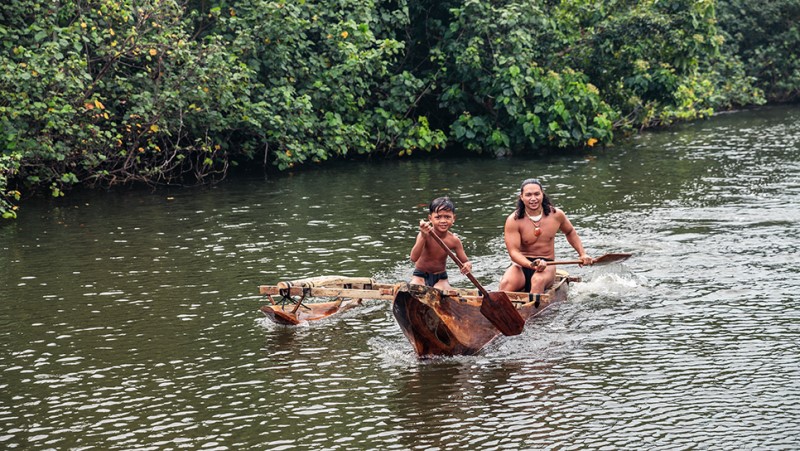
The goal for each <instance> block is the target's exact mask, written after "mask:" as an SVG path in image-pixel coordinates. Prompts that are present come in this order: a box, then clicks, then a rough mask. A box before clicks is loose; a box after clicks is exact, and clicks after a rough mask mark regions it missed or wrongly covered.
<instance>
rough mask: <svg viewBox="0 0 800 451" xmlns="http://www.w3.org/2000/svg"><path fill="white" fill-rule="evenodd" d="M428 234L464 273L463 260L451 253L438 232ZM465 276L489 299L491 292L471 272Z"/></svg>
mask: <svg viewBox="0 0 800 451" xmlns="http://www.w3.org/2000/svg"><path fill="white" fill-rule="evenodd" d="M428 234H429V235H431V236H432V237H433V239H434V241H436V243H437V244H438V245H439V246H441V247H442V249H444V251H445V252H447V255H448V256H449V257H450V258H452V259H453V261H454V262H456V265H458V269H460V270H462V272H463V271H464V264H463V263H461V260H459V259H458V257H457V256H456V254H454V253H453V251H451V250H450V248H449V247H447V245H446V244H444V241H442V239H441V238H439V235H437V234H436V232H435V231H433V230H431V231H430V232H428ZM464 275H465V276H467V278H468V279H469V280H470V282H472V283H473V284H475V287H476V288H478V291H480V292H481V294H483V295H484V296H487V297H488V296H489V292H488V291H486V288H483V285H481V284H480V282H478V279H476V278H475V276H473V275H472V273H471V272H469V271H467V272H465V273H464Z"/></svg>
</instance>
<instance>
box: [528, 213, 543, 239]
mask: <svg viewBox="0 0 800 451" xmlns="http://www.w3.org/2000/svg"><path fill="white" fill-rule="evenodd" d="M542 217H544V211H542V212H541V213H539V214H538V215H537V216H531V215H528V218H529V219H530V220H531V221H532V222H533V235H534V236H539V235H541V234H542V229H541V228H540V227H539V224H541V223H542Z"/></svg>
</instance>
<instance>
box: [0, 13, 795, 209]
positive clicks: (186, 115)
mask: <svg viewBox="0 0 800 451" xmlns="http://www.w3.org/2000/svg"><path fill="white" fill-rule="evenodd" d="M718 14H719V18H721V22H719V23H718V21H717V20H718ZM799 14H800V3H798V1H797V0H779V1H775V2H768V3H763V2H760V1H757V0H734V1H724V2H723V1H719V2H717V1H714V0H659V1H654V0H638V1H636V0H607V1H596V0H568V1H567V0H564V1H550V0H540V1H522V0H500V1H494V0H493V1H487V0H438V1H433V0H422V1H409V0H391V1H389V0H368V1H356V0H335V1H334V0H292V1H286V0H276V1H266V0H237V1H231V0H216V1H215V0H189V1H188V2H181V1H179V0H136V1H134V0H121V1H116V0H113V1H112V0H87V1H81V2H75V1H64V2H51V1H45V0H9V1H5V2H3V3H2V4H0V37H2V44H0V46H2V50H3V51H2V53H0V66H2V69H3V71H2V73H1V74H0V146H2V151H1V152H0V214H1V215H2V216H3V217H15V216H16V209H17V203H18V202H19V200H20V198H21V197H22V196H25V195H30V194H31V193H34V192H36V191H37V190H42V189H44V190H46V191H49V192H50V193H51V194H52V195H54V196H61V195H63V194H64V192H65V191H66V190H67V189H68V188H69V187H70V186H72V185H75V184H87V185H98V186H111V185H115V184H120V183H129V182H142V183H148V184H154V185H157V184H173V183H189V182H192V181H195V182H205V181H210V180H217V179H219V178H222V177H224V176H225V174H226V173H227V172H228V169H229V167H230V166H231V165H233V164H236V163H237V162H257V163H258V164H263V165H265V166H266V165H274V166H275V167H277V168H278V169H288V168H293V167H298V166H301V165H306V164H313V163H317V162H322V161H324V160H327V159H329V158H345V157H349V156H353V155H364V156H378V157H386V156H396V155H411V154H413V153H415V152H417V151H434V150H436V149H442V148H444V147H445V146H448V145H449V146H453V147H456V148H462V149H465V150H467V151H471V152H475V153H487V154H490V155H499V154H515V153H523V152H543V151H554V150H555V151H558V149H565V148H566V149H571V148H581V147H591V146H595V145H603V144H609V143H612V142H613V139H614V137H615V135H616V136H618V135H619V134H621V133H623V134H624V133H625V132H627V131H629V130H636V129H638V128H643V127H649V126H657V125H663V124H669V123H671V122H673V121H676V120H691V119H695V118H701V117H705V116H708V115H709V114H711V113H712V112H713V111H714V110H717V109H727V108H734V107H738V106H742V105H751V104H759V103H762V102H763V101H764V94H763V93H764V92H766V94H767V95H768V96H769V98H770V99H773V100H778V101H785V100H792V99H796V98H797V94H798V87H800V77H798V73H800V69H798V65H799V64H800V61H798V56H797V52H796V51H795V49H796V48H798V44H800V42H798V41H800V33H798V28H797V23H798V22H800V21H798V15H799Z"/></svg>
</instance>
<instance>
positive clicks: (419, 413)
mask: <svg viewBox="0 0 800 451" xmlns="http://www.w3.org/2000/svg"><path fill="white" fill-rule="evenodd" d="M528 177H537V178H539V179H541V180H542V182H543V183H544V186H545V189H546V191H547V193H548V195H549V196H550V197H551V199H552V200H553V202H554V203H555V204H556V205H557V206H559V207H560V208H562V209H564V210H565V211H566V212H567V214H568V216H569V218H570V219H571V221H572V223H573V225H575V227H576V229H577V230H578V232H579V233H580V235H581V237H582V239H583V243H584V245H585V247H586V249H587V251H588V252H589V253H590V254H591V255H594V256H599V255H601V254H604V253H609V252H630V253H633V254H634V256H633V257H632V258H631V259H629V260H627V261H626V262H624V263H622V264H613V265H607V266H596V267H585V268H579V267H577V266H571V267H569V268H565V269H568V270H569V271H570V272H571V273H572V274H574V275H579V276H581V277H582V279H583V281H582V282H579V283H574V284H573V285H572V288H571V291H570V298H569V300H568V301H567V302H565V303H561V304H559V305H556V306H554V307H552V308H551V309H549V310H548V311H546V312H545V313H544V314H543V315H541V316H539V317H537V318H534V319H533V320H531V321H530V322H529V323H528V325H527V327H526V329H525V331H524V332H523V334H522V335H519V336H515V337H505V338H503V339H501V340H499V341H497V342H495V343H493V344H492V345H490V346H489V348H488V349H486V350H484V351H483V352H482V353H481V354H479V355H477V356H472V357H456V358H439V359H431V360H418V359H417V358H416V357H415V355H414V354H413V352H412V349H411V346H410V344H409V343H408V341H407V340H406V338H405V337H404V335H403V334H402V332H401V330H400V328H399V327H398V326H397V324H396V323H395V321H394V318H393V317H392V314H391V309H390V305H389V303H388V302H386V301H367V302H365V304H364V305H362V306H361V307H358V308H356V309H354V310H351V311H348V312H346V313H343V314H341V315H339V316H335V317H331V318H329V319H326V320H323V321H320V322H317V323H313V324H306V325H301V326H299V327H284V326H277V325H275V324H273V323H270V322H268V321H266V320H265V319H264V317H263V315H262V314H261V313H260V312H259V311H258V308H259V306H261V305H262V304H264V303H265V302H266V300H265V299H264V297H262V296H260V295H259V294H258V285H260V284H275V283H277V282H278V281H281V280H290V279H296V278H301V277H307V276H313V275H336V274H340V275H353V276H369V277H374V278H376V279H378V280H380V281H387V282H395V281H400V280H405V279H407V278H408V277H409V276H410V271H411V263H410V261H409V259H408V253H409V251H410V249H411V246H412V244H413V241H414V236H415V234H416V230H417V227H416V224H417V222H418V221H419V219H420V218H423V217H425V215H426V209H425V205H426V204H427V203H428V202H430V200H431V199H433V198H434V197H437V196H440V195H448V196H450V197H451V198H452V199H453V200H454V202H455V204H456V206H457V220H456V223H455V226H454V228H453V231H454V232H456V233H457V234H458V235H459V236H460V237H461V238H462V240H463V242H464V245H465V250H466V252H467V255H468V256H469V257H470V260H471V261H472V262H473V265H474V266H473V273H474V274H475V276H476V277H477V278H478V279H479V280H480V281H481V282H482V283H484V284H485V285H486V286H487V287H488V288H489V289H492V288H495V287H496V286H497V282H498V281H499V278H500V276H501V275H502V272H503V270H504V268H505V266H506V265H507V263H508V257H507V254H506V251H505V247H504V244H503V237H502V224H503V220H504V218H505V216H506V215H508V214H509V213H510V212H511V211H512V209H513V208H514V202H515V198H516V195H517V192H518V190H519V183H520V182H521V181H522V180H523V179H525V178H528ZM798 205H800V108H797V107H778V108H763V109H758V110H753V111H747V112H738V113H733V114H724V115H718V116H716V117H714V118H712V119H710V120H707V121H701V122H696V123H692V124H685V125H680V126H675V127H672V128H670V129H667V130H663V131H657V132H647V133H642V134H641V135H638V136H636V137H635V138H632V139H630V140H629V141H627V142H623V143H622V144H618V145H617V146H615V147H613V148H608V149H604V150H598V151H596V152H593V153H592V154H588V153H587V154H570V155H566V156H551V157H546V158H535V159H534V158H505V159H502V158H501V159H445V160H442V159H418V160H413V161H391V162H371V163H369V162H368V163H363V164H333V165H328V166H324V167H319V168H313V169H310V170H308V171H304V172H300V173H297V174H293V175H283V176H280V177H270V178H265V177H260V176H259V177H252V176H251V177H240V178H237V179H235V180H228V181H226V182H224V183H222V184H220V185H217V186H215V187H212V188H200V189H180V190H178V189H176V190H169V191H165V190H159V191H149V190H115V191H112V192H75V193H72V194H70V195H68V196H67V197H66V198H63V199H38V200H33V201H29V202H26V203H24V204H23V206H22V210H21V211H20V218H19V219H18V220H16V221H11V222H6V223H4V224H2V225H0V287H2V290H0V448H3V449H98V450H112V449H159V450H161V449H209V450H210V449H258V450H262V449H263V450H266V449H270V450H272V449H275V450H277V449H331V450H332V449H398V450H402V449H576V450H582V449H664V450H674V449H731V450H734V449H735V450H740V449H770V450H775V449H778V450H784V449H785V450H790V449H791V450H794V449H798V448H800V364H799V363H798V362H800V346H798V344H800V294H798V291H800V290H798V288H800V263H798V261H800V258H798V257H800V207H798ZM556 249H557V255H558V257H559V258H570V259H571V258H574V257H575V252H574V251H573V250H572V249H571V248H570V246H569V245H568V244H567V243H566V240H565V239H563V236H561V237H559V238H558V239H557V243H556ZM449 269H450V274H451V283H452V284H453V285H455V286H460V287H471V284H470V282H469V281H468V280H467V279H466V278H465V277H464V276H462V275H460V274H458V270H457V269H456V268H455V267H454V266H453V265H452V264H449Z"/></svg>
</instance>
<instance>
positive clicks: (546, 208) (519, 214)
mask: <svg viewBox="0 0 800 451" xmlns="http://www.w3.org/2000/svg"><path fill="white" fill-rule="evenodd" d="M531 183H535V184H537V185H539V188H541V190H542V213H543V214H544V215H545V216H549V215H550V213H552V211H553V209H554V207H553V204H552V203H550V198H549V197H547V193H545V192H544V187H543V186H542V182H540V181H539V180H538V179H525V180H523V181H522V185H521V186H520V187H519V193H520V194H522V191H523V190H525V185H530V184H531ZM515 217H516V218H517V219H522V218H524V217H525V203H524V202H522V199H520V198H519V197H517V211H516V216H515Z"/></svg>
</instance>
